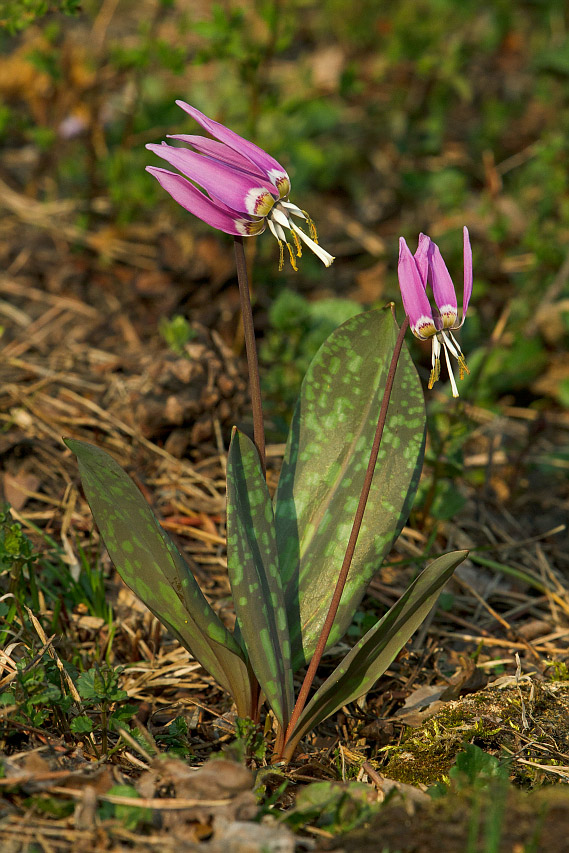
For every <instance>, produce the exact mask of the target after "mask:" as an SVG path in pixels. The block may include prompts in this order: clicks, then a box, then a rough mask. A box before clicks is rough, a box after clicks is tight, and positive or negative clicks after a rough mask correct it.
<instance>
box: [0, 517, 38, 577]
mask: <svg viewBox="0 0 569 853" xmlns="http://www.w3.org/2000/svg"><path fill="white" fill-rule="evenodd" d="M36 557H37V555H36V554H35V553H34V550H33V546H32V543H31V541H30V540H29V539H28V537H27V536H26V534H25V533H24V531H23V529H22V525H21V524H20V522H19V521H14V520H13V518H12V516H11V514H10V507H9V505H8V504H6V505H5V506H4V508H3V509H2V510H0V573H4V572H14V571H17V572H19V571H21V570H22V569H27V570H28V571H29V570H30V567H31V566H32V564H33V563H34V561H35V559H36Z"/></svg>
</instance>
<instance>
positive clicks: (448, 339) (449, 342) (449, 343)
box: [441, 331, 461, 361]
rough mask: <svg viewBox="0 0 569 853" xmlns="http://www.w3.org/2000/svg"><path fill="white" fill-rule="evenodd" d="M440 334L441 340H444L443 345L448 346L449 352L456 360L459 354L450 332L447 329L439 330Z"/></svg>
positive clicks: (457, 346) (458, 348)
mask: <svg viewBox="0 0 569 853" xmlns="http://www.w3.org/2000/svg"><path fill="white" fill-rule="evenodd" d="M441 335H442V337H443V341H444V344H445V346H447V347H448V348H449V350H450V352H451V354H452V355H454V357H455V358H456V360H457V361H458V359H459V357H460V355H461V351H460V347H459V345H458V344H457V342H456V341H455V339H454V338H453V337H452V335H451V334H450V332H448V331H445V332H441ZM451 338H452V340H451Z"/></svg>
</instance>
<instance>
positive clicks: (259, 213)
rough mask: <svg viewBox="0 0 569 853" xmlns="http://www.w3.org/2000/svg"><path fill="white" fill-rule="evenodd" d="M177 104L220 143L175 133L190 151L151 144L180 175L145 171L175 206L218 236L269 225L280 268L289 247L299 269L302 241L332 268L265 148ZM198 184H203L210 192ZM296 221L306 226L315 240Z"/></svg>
mask: <svg viewBox="0 0 569 853" xmlns="http://www.w3.org/2000/svg"><path fill="white" fill-rule="evenodd" d="M176 103H177V104H178V106H179V107H181V108H182V109H183V110H185V111H186V112H187V113H189V114H190V115H191V116H192V118H194V119H195V120H196V121H197V122H198V123H199V124H200V125H201V126H202V127H203V128H204V130H207V131H208V133H210V134H211V135H212V136H214V137H215V139H209V138H207V137H204V136H193V135H187V134H176V135H171V136H170V137H169V138H171V139H177V140H179V141H180V142H185V143H187V144H188V145H190V146H191V147H190V148H179V147H174V146H172V145H167V144H166V143H165V142H163V143H162V144H161V145H153V144H149V145H147V146H146V147H147V148H148V149H149V150H150V151H153V152H154V153H155V154H157V155H158V156H159V157H161V158H162V159H163V160H166V161H167V162H168V163H169V164H170V165H171V166H174V168H176V169H178V171H179V172H181V174H177V173H176V172H170V171H168V170H167V169H160V168H157V167H155V166H147V167H146V171H147V172H150V174H151V175H154V177H155V178H156V179H157V180H158V182H159V183H160V184H161V186H162V187H163V188H164V189H165V190H166V192H168V193H170V195H171V196H172V198H173V199H174V201H177V202H178V204H180V205H181V206H182V207H184V208H185V209H186V210H188V211H189V212H190V213H193V214H194V216H197V217H198V218H199V219H202V220H203V221H204V222H207V223H208V225H211V226H212V227H213V228H217V229H218V230H219V231H225V233H226V234H234V235H236V236H243V237H248V236H253V235H256V234H261V233H262V232H263V231H264V230H265V228H266V226H267V225H268V226H269V229H270V231H271V233H272V234H273V236H274V237H275V238H276V239H277V241H278V243H279V247H280V264H279V269H282V267H283V258H284V247H285V246H286V247H287V249H288V252H289V255H290V262H291V264H292V266H293V268H294V269H296V259H295V251H296V257H299V258H300V257H301V255H302V249H301V242H300V241H302V242H303V243H305V245H307V246H308V247H309V249H311V251H313V252H314V254H315V255H316V256H317V257H318V258H320V260H321V261H322V263H323V264H325V266H327V267H329V266H330V264H331V263H332V261H333V260H334V257H333V256H332V255H330V254H329V253H328V252H326V251H325V250H324V249H323V248H322V247H321V246H319V245H318V236H317V234H316V228H315V226H314V223H313V222H312V220H311V219H310V217H309V216H308V214H307V213H306V212H305V211H303V210H301V209H300V208H299V207H297V206H296V205H295V204H292V203H291V202H290V201H289V200H288V198H289V193H290V178H289V176H288V175H287V173H286V172H285V170H284V169H283V167H282V166H281V164H280V163H278V162H277V160H275V159H274V158H273V157H271V156H270V155H269V154H267V153H266V152H265V151H263V149H262V148H259V147H258V146H257V145H254V144H253V143H252V142H249V141H248V140H247V139H243V137H242V136H239V135H238V134H237V133H235V132H234V131H232V130H229V128H228V127H225V126H224V125H223V124H220V123H219V122H217V121H213V119H210V118H208V117H207V116H205V115H204V114H203V113H201V112H200V111H199V110H197V109H196V108H195V107H191V106H190V105H189V104H186V103H184V101H176ZM188 179H189V180H188ZM192 182H193V183H192ZM194 184H199V186H200V187H202V189H203V190H205V192H202V190H201V189H198V187H197V186H195V185H194ZM292 217H296V218H297V219H301V220H304V221H305V223H306V224H307V226H308V230H309V232H310V236H308V234H306V233H305V232H304V231H303V230H302V229H301V228H299V226H298V225H297V223H296V222H295V221H294V219H293V218H292ZM285 228H286V229H287V230H288V231H289V232H290V234H291V239H292V244H293V245H291V242H289V239H288V238H287V236H286V234H285ZM293 246H294V248H293Z"/></svg>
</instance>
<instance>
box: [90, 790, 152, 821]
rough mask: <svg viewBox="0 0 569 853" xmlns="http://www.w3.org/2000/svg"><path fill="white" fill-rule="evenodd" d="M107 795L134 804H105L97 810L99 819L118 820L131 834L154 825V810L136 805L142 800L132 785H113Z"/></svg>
mask: <svg viewBox="0 0 569 853" xmlns="http://www.w3.org/2000/svg"><path fill="white" fill-rule="evenodd" d="M106 795H107V796H109V797H125V798H128V799H132V801H133V804H132V806H131V805H126V804H124V803H112V802H103V803H101V805H100V806H99V808H98V810H97V813H98V817H99V818H100V819H101V820H111V819H114V820H117V821H119V822H120V823H121V824H122V825H123V826H124V828H125V829H127V830H129V831H130V832H136V830H137V829H140V828H141V827H142V826H144V825H146V824H149V825H151V824H152V810H151V809H148V808H146V807H144V806H137V805H136V800H138V799H140V794H139V793H138V791H137V790H136V788H133V786H132V785H113V787H112V788H109V790H108V791H107V794H106Z"/></svg>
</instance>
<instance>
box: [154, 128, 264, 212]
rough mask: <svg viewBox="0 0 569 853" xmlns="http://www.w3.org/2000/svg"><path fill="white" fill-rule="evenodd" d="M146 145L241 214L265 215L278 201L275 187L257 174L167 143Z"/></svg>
mask: <svg viewBox="0 0 569 853" xmlns="http://www.w3.org/2000/svg"><path fill="white" fill-rule="evenodd" d="M146 147H147V148H148V149H149V151H153V152H154V153H155V154H157V155H158V156H159V157H162V159H163V160H166V161H167V162H168V163H170V165H171V166H175V168H176V169H179V170H180V172H182V173H183V174H184V175H186V176H187V177H188V178H191V180H192V181H195V182H196V183H197V184H199V185H200V186H202V187H203V188H204V190H205V191H206V192H208V193H211V195H214V196H217V197H218V198H220V199H221V201H223V202H224V203H225V204H227V205H228V206H229V207H230V208H232V210H235V211H238V212H239V213H249V214H251V215H252V216H266V215H267V213H268V212H269V211H270V209H271V208H272V206H273V204H274V202H275V196H276V195H277V192H276V190H275V188H274V187H273V186H272V185H271V184H270V183H269V182H268V181H266V180H264V181H260V180H259V179H258V178H257V177H256V176H255V175H248V174H247V173H246V172H242V171H241V170H237V169H235V167H233V166H226V165H225V164H224V163H219V162H218V161H217V160H212V159H211V158H210V157H204V156H202V155H201V154H196V153H195V151H189V150H188V149H187V148H174V147H173V146H171V145H166V143H165V142H163V143H162V145H154V144H153V143H150V144H149V145H147V146H146Z"/></svg>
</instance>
